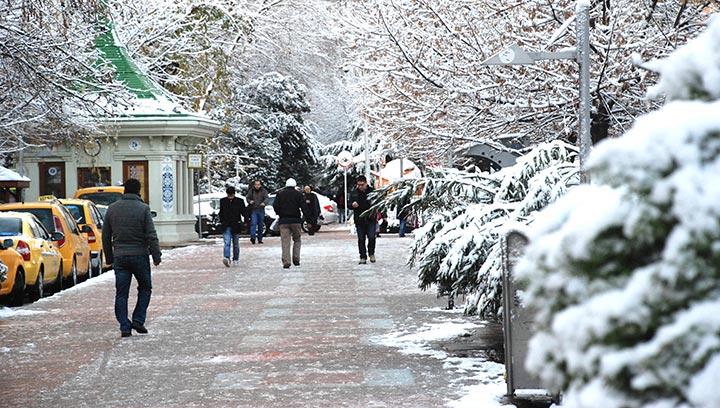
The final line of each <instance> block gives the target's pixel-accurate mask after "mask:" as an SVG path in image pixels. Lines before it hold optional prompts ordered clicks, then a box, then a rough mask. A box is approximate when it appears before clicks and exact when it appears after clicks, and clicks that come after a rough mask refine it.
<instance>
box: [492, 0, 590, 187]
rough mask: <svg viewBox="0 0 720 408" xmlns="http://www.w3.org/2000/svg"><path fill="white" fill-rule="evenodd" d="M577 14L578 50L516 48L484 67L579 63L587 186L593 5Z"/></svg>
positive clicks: (581, 5) (581, 2)
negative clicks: (547, 62)
mask: <svg viewBox="0 0 720 408" xmlns="http://www.w3.org/2000/svg"><path fill="white" fill-rule="evenodd" d="M575 13H576V19H575V26H576V31H577V34H576V39H577V48H575V49H571V50H564V51H559V52H542V51H541V52H533V51H526V50H524V49H522V48H520V47H518V46H517V45H515V44H514V45H511V46H510V47H508V48H506V49H504V50H502V51H500V52H498V53H497V54H495V55H493V56H492V57H490V58H488V59H487V60H485V61H483V62H482V63H481V65H532V64H535V63H536V62H537V61H543V60H575V61H576V62H577V63H578V65H579V71H580V74H579V77H580V106H579V109H578V119H579V123H580V129H579V136H578V151H579V153H580V178H581V180H582V181H583V182H586V181H587V175H586V174H585V164H586V161H587V156H588V154H589V153H590V146H591V145H592V139H591V138H590V1H589V0H578V1H577V3H576V5H575Z"/></svg>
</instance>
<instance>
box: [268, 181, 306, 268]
mask: <svg viewBox="0 0 720 408" xmlns="http://www.w3.org/2000/svg"><path fill="white" fill-rule="evenodd" d="M296 186H297V183H296V182H295V179H292V178H289V179H287V182H285V188H283V189H282V190H280V191H278V193H277V195H276V196H275V202H274V203H273V208H274V209H275V213H276V214H277V215H278V225H279V226H280V241H281V243H282V264H283V268H286V269H287V268H289V267H290V238H291V237H292V241H293V246H292V263H293V264H294V265H295V266H300V245H301V239H300V234H301V232H302V222H303V219H302V216H305V217H307V214H309V210H308V208H307V206H306V205H305V200H304V199H303V194H302V193H301V192H299V191H297V190H296V189H295V187H296ZM300 212H302V216H301V214H300Z"/></svg>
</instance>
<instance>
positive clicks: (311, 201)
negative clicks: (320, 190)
mask: <svg viewBox="0 0 720 408" xmlns="http://www.w3.org/2000/svg"><path fill="white" fill-rule="evenodd" d="M303 191H304V192H303V198H304V199H305V205H306V206H307V209H308V214H307V216H306V217H305V220H306V221H307V224H308V235H315V231H317V230H318V229H319V228H318V217H320V200H318V198H317V194H315V193H313V191H312V188H311V187H310V186H305V188H304V189H303Z"/></svg>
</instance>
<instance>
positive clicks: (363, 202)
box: [350, 176, 377, 265]
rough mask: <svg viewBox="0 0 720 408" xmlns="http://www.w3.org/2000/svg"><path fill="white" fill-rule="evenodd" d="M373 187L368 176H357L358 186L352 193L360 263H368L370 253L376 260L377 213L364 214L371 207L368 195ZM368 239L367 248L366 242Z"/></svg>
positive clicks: (373, 260) (372, 259)
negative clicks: (368, 180) (368, 181)
mask: <svg viewBox="0 0 720 408" xmlns="http://www.w3.org/2000/svg"><path fill="white" fill-rule="evenodd" d="M372 192H373V188H372V187H370V186H368V183H367V178H365V176H360V177H358V178H357V182H356V187H355V189H354V190H353V191H352V192H351V193H350V206H351V207H352V208H353V219H354V221H355V228H356V229H357V238H358V250H359V251H360V262H359V263H360V264H361V265H362V264H366V263H367V259H368V255H369V256H370V262H375V238H376V237H375V234H376V233H377V218H376V217H377V216H376V214H370V215H362V214H363V213H364V212H365V211H367V210H369V209H370V207H371V204H370V200H369V199H368V195H369V194H370V193H372ZM366 241H367V249H366V248H365V242H366Z"/></svg>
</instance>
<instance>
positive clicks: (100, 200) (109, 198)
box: [80, 192, 122, 205]
mask: <svg viewBox="0 0 720 408" xmlns="http://www.w3.org/2000/svg"><path fill="white" fill-rule="evenodd" d="M80 198H82V199H83V200H90V201H92V202H93V203H95V204H100V205H110V204H112V203H114V202H115V201H117V200H119V199H120V198H122V193H111V192H102V193H100V192H98V193H87V194H82V195H81V196H80Z"/></svg>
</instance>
